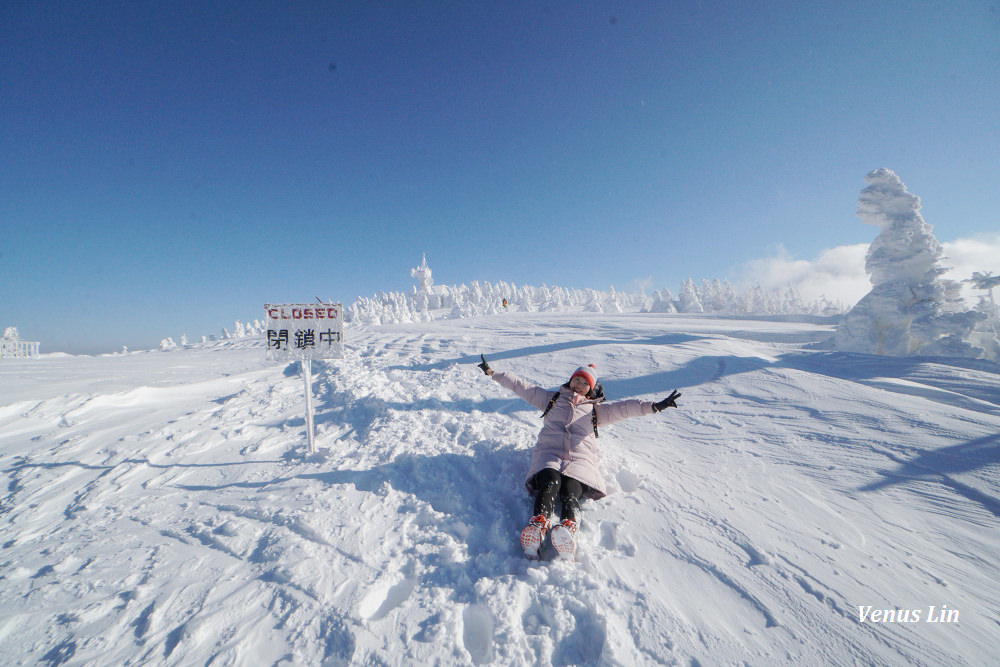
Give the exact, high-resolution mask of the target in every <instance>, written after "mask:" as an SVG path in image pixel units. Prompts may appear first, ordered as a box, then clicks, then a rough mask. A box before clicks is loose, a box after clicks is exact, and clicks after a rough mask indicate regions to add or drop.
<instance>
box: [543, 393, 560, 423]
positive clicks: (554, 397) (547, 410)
mask: <svg viewBox="0 0 1000 667" xmlns="http://www.w3.org/2000/svg"><path fill="white" fill-rule="evenodd" d="M558 400H559V392H558V391H557V392H556V393H555V394H553V395H552V398H551V399H550V400H549V405H548V407H546V408H545V412H543V413H542V419H545V415H547V414H549V410H551V409H552V406H553V405H555V404H556V401H558Z"/></svg>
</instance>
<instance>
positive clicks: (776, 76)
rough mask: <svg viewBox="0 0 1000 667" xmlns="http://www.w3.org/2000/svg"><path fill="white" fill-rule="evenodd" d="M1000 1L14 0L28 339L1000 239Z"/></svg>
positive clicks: (2, 172) (111, 345)
mask: <svg viewBox="0 0 1000 667" xmlns="http://www.w3.org/2000/svg"><path fill="white" fill-rule="evenodd" d="M998 72H1000V2H997V0H981V1H979V0H976V1H958V2H956V1H942V2H921V1H919V0H908V1H905V2H904V1H892V0H890V1H879V2H871V1H870V0H864V1H855V0H841V1H836V2H801V1H796V2H760V3H758V2H731V1H715V0H706V1H703V2H538V1H531V2H528V1H525V2H503V1H500V2H485V1H484V2H472V1H462V2H457V1H455V2H431V1H424V2H379V1H372V0H369V1H367V2H330V1H327V2H211V3H205V2H169V3H167V2H124V1H122V2H111V1H106V2H69V1H66V2H45V1H37V2H3V3H0V327H3V326H16V327H18V328H19V330H20V333H21V336H22V338H25V339H30V340H40V341H42V343H43V345H42V351H43V352H46V351H56V350H62V351H70V352H77V353H90V352H110V351H115V350H118V349H120V347H121V346H122V345H128V346H129V347H130V348H132V349H145V348H149V347H155V346H156V345H157V344H158V342H159V340H160V339H161V338H164V337H167V336H172V337H174V338H175V340H176V339H178V338H179V336H180V335H181V334H182V333H186V334H187V335H188V337H189V338H191V339H197V338H200V336H201V335H205V334H214V333H218V332H219V330H220V329H221V327H223V326H229V325H230V324H231V323H232V321H233V320H235V319H241V320H244V321H245V320H248V319H253V318H258V317H259V318H262V317H263V306H264V304H265V303H267V302H298V301H312V300H314V298H315V297H316V296H321V297H323V298H324V299H326V298H330V299H335V300H341V301H343V302H345V303H350V302H352V301H353V300H354V299H355V298H356V297H358V296H369V295H372V294H374V293H376V292H377V291H379V290H386V291H390V290H397V291H400V290H409V289H410V286H411V285H412V283H413V281H412V279H411V278H410V276H409V268H410V267H412V266H416V265H417V264H418V263H419V262H420V258H421V254H422V253H426V254H427V259H428V262H429V263H430V265H431V267H432V268H433V269H434V278H435V280H436V282H438V283H450V284H455V283H467V282H470V281H472V280H487V281H491V282H496V281H501V280H505V281H509V282H515V283H518V284H531V285H540V284H542V283H546V284H549V285H564V286H568V287H595V288H601V289H605V288H607V287H608V286H609V285H614V286H615V287H616V288H618V289H627V290H632V289H638V288H639V286H641V285H644V286H645V287H646V288H647V290H651V289H656V288H660V287H669V288H670V289H672V290H673V291H674V292H675V293H676V292H677V289H678V287H679V283H680V281H681V280H683V279H685V278H693V279H695V280H696V281H700V280H701V279H702V278H709V279H712V278H728V279H732V280H734V281H738V280H740V279H745V278H746V276H745V275H744V273H745V270H746V266H748V263H750V264H751V265H752V263H753V262H754V261H760V260H762V259H766V258H769V257H772V256H774V255H776V254H780V255H782V257H783V258H784V260H788V259H789V258H791V259H795V258H799V259H801V260H803V261H807V262H811V261H812V260H814V259H815V258H817V257H819V256H820V255H821V253H823V252H824V251H825V250H827V249H831V248H836V247H839V246H849V245H853V244H867V243H870V242H871V240H872V239H873V238H874V236H875V235H876V234H877V232H878V230H877V229H874V228H872V227H869V226H866V225H864V224H862V223H861V222H860V221H859V220H858V218H857V217H856V216H855V209H856V201H857V197H858V193H859V192H860V190H861V189H862V188H863V187H865V183H864V180H863V179H864V175H865V174H866V173H867V172H869V171H870V170H872V169H875V168H878V167H888V168H890V169H893V170H894V171H896V173H897V174H899V176H900V178H901V179H902V180H903V182H904V183H905V184H906V185H907V187H908V188H909V190H910V191H911V192H913V193H914V194H917V195H918V196H920V197H921V199H922V200H923V205H924V208H923V215H924V217H925V219H926V220H927V222H929V223H930V224H932V225H933V226H934V230H935V234H936V235H937V237H938V239H939V240H942V241H948V240H955V239H963V238H974V237H977V236H982V235H984V234H986V235H988V234H996V233H997V232H998V231H1000V215H998V213H997V211H998V204H1000V202H998V199H1000V194H998V193H1000V76H998V74H997V73H998Z"/></svg>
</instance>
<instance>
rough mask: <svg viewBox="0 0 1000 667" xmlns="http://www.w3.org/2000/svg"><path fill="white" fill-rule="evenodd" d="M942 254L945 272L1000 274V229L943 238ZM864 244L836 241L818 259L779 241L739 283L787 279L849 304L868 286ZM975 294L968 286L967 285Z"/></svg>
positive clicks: (959, 276)
mask: <svg viewBox="0 0 1000 667" xmlns="http://www.w3.org/2000/svg"><path fill="white" fill-rule="evenodd" d="M941 245H942V247H943V248H944V256H945V257H944V259H943V260H942V262H941V264H942V265H943V266H945V267H950V270H949V271H948V273H946V274H945V276H944V277H945V278H950V279H951V280H964V279H966V278H969V277H971V276H972V273H973V272H974V271H988V272H991V273H993V274H994V275H1000V234H985V235H980V236H976V237H974V238H969V239H958V240H955V241H947V242H941ZM867 252H868V244H864V243H862V244H857V245H849V246H837V247H835V248H830V249H828V250H824V251H822V252H821V253H820V254H819V256H818V257H817V258H816V259H812V260H805V259H795V258H794V257H792V256H791V255H790V254H789V253H788V251H787V250H786V249H785V248H784V246H781V245H779V246H777V247H776V248H775V252H774V255H773V256H772V257H765V258H762V259H754V260H751V261H749V262H747V263H746V265H745V266H744V270H743V275H742V279H741V281H740V282H741V283H743V284H744V286H745V285H751V284H753V283H759V284H760V285H761V286H762V287H764V288H765V289H773V290H784V289H785V288H786V287H787V286H788V285H791V286H792V287H794V288H795V289H796V290H798V292H799V294H800V295H801V296H802V298H803V299H804V300H805V301H813V300H815V299H818V298H820V297H821V296H825V297H826V298H827V299H830V300H831V301H840V302H841V303H843V304H844V305H846V306H853V305H854V304H855V303H857V302H858V301H859V300H861V297H863V296H864V295H865V294H867V293H868V292H869V291H870V290H871V287H872V286H871V282H870V281H869V279H868V274H867V273H865V253H867ZM967 295H968V296H973V295H974V292H973V291H972V290H968V291H967Z"/></svg>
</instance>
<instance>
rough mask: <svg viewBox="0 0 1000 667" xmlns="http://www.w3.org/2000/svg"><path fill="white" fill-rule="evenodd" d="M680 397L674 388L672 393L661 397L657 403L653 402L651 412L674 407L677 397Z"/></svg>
mask: <svg viewBox="0 0 1000 667" xmlns="http://www.w3.org/2000/svg"><path fill="white" fill-rule="evenodd" d="M680 397H681V395H680V394H678V393H677V390H676V389H674V391H673V393H672V394H670V395H669V396H667V397H666V398H665V399H663V400H662V401H660V402H659V403H653V412H660V411H661V410H666V409H667V408H676V407H677V399H678V398H680Z"/></svg>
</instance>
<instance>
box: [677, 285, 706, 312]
mask: <svg viewBox="0 0 1000 667" xmlns="http://www.w3.org/2000/svg"><path fill="white" fill-rule="evenodd" d="M678 298H679V300H680V305H679V307H678V309H677V310H678V311H680V312H682V313H703V312H705V307H704V306H703V305H702V303H701V298H700V297H699V296H698V288H697V287H695V284H694V281H693V280H691V279H690V278H688V279H687V280H685V281H683V282H682V283H681V292H680V295H679V296H678Z"/></svg>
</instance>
